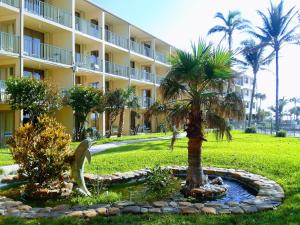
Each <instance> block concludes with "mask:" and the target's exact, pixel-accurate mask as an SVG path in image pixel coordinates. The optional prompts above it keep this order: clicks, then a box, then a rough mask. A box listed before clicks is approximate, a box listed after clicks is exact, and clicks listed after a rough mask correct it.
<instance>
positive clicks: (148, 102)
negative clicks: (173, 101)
mask: <svg viewBox="0 0 300 225" xmlns="http://www.w3.org/2000/svg"><path fill="white" fill-rule="evenodd" d="M153 103H154V99H153V98H149V97H139V104H140V106H141V108H149V107H151V106H152V105H153Z"/></svg>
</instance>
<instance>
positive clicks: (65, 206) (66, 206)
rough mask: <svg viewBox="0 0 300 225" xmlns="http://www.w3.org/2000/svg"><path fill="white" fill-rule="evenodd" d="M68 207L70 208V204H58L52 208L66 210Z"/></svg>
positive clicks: (53, 209)
mask: <svg viewBox="0 0 300 225" xmlns="http://www.w3.org/2000/svg"><path fill="white" fill-rule="evenodd" d="M68 209H70V206H69V205H58V206H55V207H54V208H52V211H65V210H68Z"/></svg>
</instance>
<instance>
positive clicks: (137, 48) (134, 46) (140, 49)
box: [130, 41, 153, 58]
mask: <svg viewBox="0 0 300 225" xmlns="http://www.w3.org/2000/svg"><path fill="white" fill-rule="evenodd" d="M130 49H131V50H132V51H134V52H136V53H139V54H141V55H144V56H147V57H150V58H153V50H152V49H151V48H148V47H146V46H144V45H143V44H140V43H137V42H135V41H130Z"/></svg>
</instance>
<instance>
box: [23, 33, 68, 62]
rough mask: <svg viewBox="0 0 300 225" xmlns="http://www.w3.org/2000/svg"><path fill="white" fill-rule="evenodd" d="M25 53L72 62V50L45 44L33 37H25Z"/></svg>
mask: <svg viewBox="0 0 300 225" xmlns="http://www.w3.org/2000/svg"><path fill="white" fill-rule="evenodd" d="M24 55H28V56H31V57H34V58H39V59H43V60H47V61H51V62H55V63H62V64H67V65H71V64H72V51H71V50H69V49H65V48H59V47H56V46H53V45H49V44H44V43H41V42H39V41H37V39H32V38H31V37H24Z"/></svg>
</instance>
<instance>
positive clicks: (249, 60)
mask: <svg viewBox="0 0 300 225" xmlns="http://www.w3.org/2000/svg"><path fill="white" fill-rule="evenodd" d="M241 45H242V51H241V55H242V57H243V59H242V60H238V62H240V63H241V64H242V66H243V67H246V68H247V67H251V69H252V73H253V83H252V92H251V99H250V110H249V118H248V127H250V126H251V122H252V111H253V101H254V96H255V90H256V83H257V74H258V72H259V71H260V70H264V69H265V68H264V66H266V65H269V64H270V63H271V61H272V59H273V54H271V55H269V56H267V57H265V55H264V51H265V49H264V48H263V47H261V46H259V45H258V44H257V43H256V42H255V41H254V40H253V39H249V40H246V41H243V42H242V43H241Z"/></svg>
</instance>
